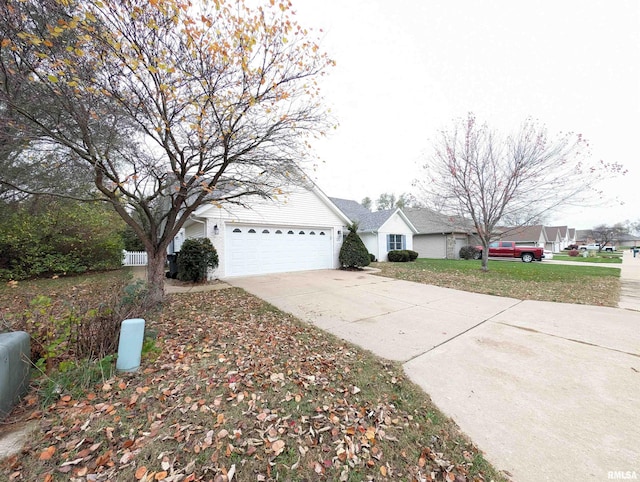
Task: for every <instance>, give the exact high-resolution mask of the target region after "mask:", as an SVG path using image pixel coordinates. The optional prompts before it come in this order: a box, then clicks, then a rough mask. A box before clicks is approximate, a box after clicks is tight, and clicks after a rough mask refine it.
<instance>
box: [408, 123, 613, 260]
mask: <svg viewBox="0 0 640 482" xmlns="http://www.w3.org/2000/svg"><path fill="white" fill-rule="evenodd" d="M423 167H424V176H423V177H421V178H420V179H418V180H416V185H417V186H418V187H420V189H421V190H422V192H423V194H424V198H425V201H426V202H427V203H428V205H429V207H431V208H433V209H436V210H438V211H440V212H443V213H445V214H457V215H460V216H463V217H465V218H467V219H470V220H471V221H472V222H473V225H474V228H475V231H476V233H477V237H478V239H479V240H480V242H481V244H482V246H483V248H484V249H483V259H482V268H483V270H487V258H488V253H489V250H488V246H489V243H490V242H491V241H492V240H493V239H495V238H496V236H497V235H498V231H497V230H496V227H498V225H499V223H501V222H502V223H505V222H508V223H510V224H512V223H514V222H515V223H517V224H518V225H520V226H524V225H530V224H532V223H533V222H534V221H536V220H539V219H541V218H542V217H544V216H545V215H547V214H548V213H550V212H551V211H552V210H554V209H556V208H557V207H559V206H563V205H567V204H572V203H579V202H584V200H585V199H588V198H593V197H594V196H596V197H598V196H599V195H600V194H601V193H599V192H598V190H597V183H598V181H600V180H601V178H602V175H603V174H609V175H610V174H611V173H623V169H622V167H621V166H620V165H618V164H606V163H604V162H602V161H600V162H597V163H591V162H590V161H589V152H588V143H587V142H586V141H585V139H584V138H583V137H582V136H581V135H580V134H564V135H559V136H557V137H554V138H553V137H550V136H549V135H548V133H547V131H546V129H545V128H544V126H540V125H538V124H537V123H536V122H534V121H532V120H530V119H529V120H526V121H525V122H524V123H523V124H522V126H521V127H520V128H519V130H518V131H517V132H515V133H514V134H511V135H508V136H506V137H503V136H499V135H498V134H497V133H496V132H494V131H493V130H492V129H490V128H489V127H488V126H487V125H486V124H479V123H478V122H477V120H476V117H475V116H474V115H473V114H469V115H468V117H467V118H466V119H461V120H459V121H456V122H455V123H454V127H453V129H452V130H448V131H442V132H441V133H440V137H439V140H438V141H437V143H436V145H435V146H434V151H433V154H432V155H431V156H430V157H429V158H428V159H427V161H426V162H425V164H424V166H423ZM502 232H504V231H502Z"/></svg>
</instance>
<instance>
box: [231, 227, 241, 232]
mask: <svg viewBox="0 0 640 482" xmlns="http://www.w3.org/2000/svg"><path fill="white" fill-rule="evenodd" d="M233 232H234V233H241V232H242V231H241V230H240V229H238V228H236V229H234V230H233Z"/></svg>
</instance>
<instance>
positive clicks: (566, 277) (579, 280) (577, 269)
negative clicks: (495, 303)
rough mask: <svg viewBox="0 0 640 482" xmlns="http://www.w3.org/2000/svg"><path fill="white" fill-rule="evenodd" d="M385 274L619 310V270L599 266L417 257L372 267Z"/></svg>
mask: <svg viewBox="0 0 640 482" xmlns="http://www.w3.org/2000/svg"><path fill="white" fill-rule="evenodd" d="M372 267H375V268H378V269H380V270H381V271H380V273H378V274H379V275H381V276H387V277H389V278H398V279H403V280H407V281H415V282H418V283H426V284H431V285H435V286H441V287H444V288H453V289H457V290H462V291H471V292H474V293H484V294H489V295H495V296H506V297H511V298H516V299H520V300H539V301H556V302H560V303H576V304H585V305H597V306H613V307H615V306H617V305H618V301H619V300H620V270H619V269H616V268H604V267H597V266H567V265H560V264H557V265H554V264H545V263H544V262H543V263H522V262H517V261H503V260H499V261H491V260H490V261H489V271H487V272H484V271H482V270H481V269H480V268H481V266H480V261H466V260H440V259H418V260H416V261H414V262H412V263H372Z"/></svg>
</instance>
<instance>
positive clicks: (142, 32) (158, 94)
mask: <svg viewBox="0 0 640 482" xmlns="http://www.w3.org/2000/svg"><path fill="white" fill-rule="evenodd" d="M251 5H255V2H251ZM290 8H291V7H290V3H289V2H286V1H285V2H266V1H265V2H264V5H257V6H255V7H251V8H250V7H247V6H245V4H244V2H243V1H242V0H233V1H231V0H228V1H225V0H199V1H198V2H191V1H188V0H155V1H139V0H101V1H98V0H65V1H58V0H3V2H1V4H0V40H1V42H2V54H1V55H0V62H1V63H0V105H1V106H3V108H4V109H5V112H9V111H10V112H11V118H12V124H11V129H12V130H13V131H15V132H18V133H20V138H22V139H25V140H27V141H28V147H29V148H28V149H26V150H19V149H13V150H12V151H11V152H12V153H13V154H15V155H14V157H13V158H11V159H12V160H11V165H12V166H13V167H15V168H16V169H18V168H20V169H21V172H25V170H26V172H30V173H32V174H34V173H35V172H36V171H35V169H36V167H37V166H44V167H45V170H48V171H53V170H55V169H57V168H59V169H66V172H67V173H69V174H67V176H73V175H75V176H76V177H77V178H78V177H82V176H85V175H86V176H89V178H90V179H91V180H92V183H93V187H92V190H91V192H86V194H85V195H84V196H80V195H78V194H77V193H73V194H72V195H71V196H72V197H74V198H76V199H81V200H95V199H98V200H102V201H106V202H108V203H110V204H111V205H112V206H113V207H114V209H115V210H116V211H117V212H118V214H119V215H120V216H121V217H122V218H123V219H124V221H125V222H126V223H127V224H128V225H129V226H130V227H131V228H132V229H133V230H134V232H135V233H136V234H137V236H138V237H139V238H140V240H141V241H142V242H143V243H144V246H145V249H146V251H147V253H148V258H149V266H148V270H147V272H148V282H149V284H150V293H151V296H152V298H153V299H155V300H157V301H160V300H162V298H163V285H164V265H165V261H166V249H167V246H168V245H169V243H170V242H171V240H172V239H173V238H174V237H175V235H176V234H177V233H178V231H179V229H180V228H181V227H182V226H183V224H184V222H185V221H186V220H187V219H188V217H189V216H190V215H191V214H192V213H193V212H194V211H195V209H196V208H198V207H199V206H201V205H202V204H204V203H218V204H221V203H240V204H245V203H246V199H247V198H248V197H249V196H260V197H263V198H270V197H272V196H274V195H276V194H278V193H279V192H280V189H281V187H282V186H283V184H284V183H290V182H292V179H293V178H294V177H295V175H296V174H297V173H299V171H298V169H297V167H296V166H297V165H298V163H299V162H300V161H301V160H302V159H303V157H304V153H305V151H306V149H307V147H308V142H307V141H308V136H314V135H316V134H319V133H321V132H322V131H323V129H324V128H325V127H326V126H327V117H326V112H325V110H324V109H323V108H322V106H321V104H320V103H319V96H318V85H317V79H318V76H320V75H322V74H323V73H324V71H325V70H326V69H327V67H328V66H330V65H332V64H333V62H332V61H331V60H329V59H328V58H327V57H326V55H325V54H323V53H322V52H321V51H320V50H319V49H318V46H317V45H316V43H314V41H313V37H312V36H311V34H310V33H309V32H308V31H307V30H305V29H303V28H302V27H300V26H299V25H298V24H297V23H296V22H295V20H294V19H293V13H292V11H291V9H290ZM5 137H6V136H5ZM4 150H5V151H7V149H4ZM72 173H75V174H72ZM6 174H7V173H2V174H0V175H1V176H2V178H1V180H2V183H3V184H4V186H5V187H6V186H9V187H10V188H11V189H15V190H21V191H23V192H33V193H43V192H45V193H49V194H57V195H70V194H69V193H68V192H63V191H64V190H63V189H62V188H61V186H60V184H59V183H58V182H52V183H38V184H35V185H34V184H33V183H31V182H26V181H25V177H24V176H23V177H17V178H16V177H11V176H9V175H6ZM27 177H28V176H27ZM44 184H48V185H44Z"/></svg>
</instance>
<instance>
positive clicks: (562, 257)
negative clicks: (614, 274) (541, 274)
mask: <svg viewBox="0 0 640 482" xmlns="http://www.w3.org/2000/svg"><path fill="white" fill-rule="evenodd" d="M553 260H554V261H575V262H576V263H618V264H620V263H622V253H620V254H616V253H607V254H604V253H602V255H600V256H587V257H586V258H584V257H582V256H569V255H567V254H554V255H553Z"/></svg>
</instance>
